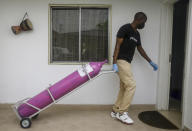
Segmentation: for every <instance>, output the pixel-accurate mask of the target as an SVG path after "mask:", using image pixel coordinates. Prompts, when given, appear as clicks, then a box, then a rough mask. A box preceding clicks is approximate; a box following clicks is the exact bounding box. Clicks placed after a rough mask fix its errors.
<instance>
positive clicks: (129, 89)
mask: <svg viewBox="0 0 192 131" xmlns="http://www.w3.org/2000/svg"><path fill="white" fill-rule="evenodd" d="M117 64H118V68H119V77H120V79H121V81H122V82H123V84H124V88H125V91H124V94H123V97H122V99H121V104H120V106H119V112H120V113H123V112H127V111H128V108H129V106H130V104H131V101H132V99H133V96H134V93H135V89H136V82H135V80H134V78H133V74H132V71H131V64H130V63H128V62H127V61H125V60H117Z"/></svg>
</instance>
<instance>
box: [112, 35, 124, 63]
mask: <svg viewBox="0 0 192 131" xmlns="http://www.w3.org/2000/svg"><path fill="white" fill-rule="evenodd" d="M122 43H123V38H119V37H117V40H116V45H115V50H114V53H113V64H116V63H117V57H118V54H119V49H120V46H121V44H122Z"/></svg>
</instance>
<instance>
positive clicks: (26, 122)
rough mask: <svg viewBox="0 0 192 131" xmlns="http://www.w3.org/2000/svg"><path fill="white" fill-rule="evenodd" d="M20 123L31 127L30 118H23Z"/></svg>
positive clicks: (24, 126)
mask: <svg viewBox="0 0 192 131" xmlns="http://www.w3.org/2000/svg"><path fill="white" fill-rule="evenodd" d="M20 125H21V127H22V128H29V127H31V120H30V119H29V118H22V120H21V121H20Z"/></svg>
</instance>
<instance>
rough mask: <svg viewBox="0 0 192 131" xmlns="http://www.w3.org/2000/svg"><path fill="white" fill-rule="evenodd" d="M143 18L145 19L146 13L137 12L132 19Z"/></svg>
mask: <svg viewBox="0 0 192 131" xmlns="http://www.w3.org/2000/svg"><path fill="white" fill-rule="evenodd" d="M143 18H145V19H146V20H147V15H146V14H145V13H143V12H137V13H136V14H135V16H134V20H140V19H143Z"/></svg>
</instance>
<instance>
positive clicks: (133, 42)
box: [111, 12, 158, 124]
mask: <svg viewBox="0 0 192 131" xmlns="http://www.w3.org/2000/svg"><path fill="white" fill-rule="evenodd" d="M146 21H147V16H146V15H145V13H143V12H138V13H136V14H135V17H134V20H133V22H132V23H131V24H125V25H123V26H122V27H121V28H120V29H119V31H118V33H117V40H116V46H115V50H114V54H113V70H115V71H116V72H117V73H118V76H119V78H120V90H119V94H118V98H117V100H116V102H115V104H114V106H113V109H112V112H111V116H112V117H113V118H117V119H118V120H120V121H121V122H123V123H126V124H133V120H132V119H131V118H130V117H129V116H128V108H129V106H130V103H131V101H132V98H133V96H134V93H135V88H136V83H135V80H134V78H133V74H132V72H131V61H132V59H133V55H134V52H135V48H136V47H137V50H138V51H139V53H140V54H141V56H143V57H144V58H145V59H146V60H147V61H148V62H149V63H150V65H151V66H152V67H153V68H154V70H157V69H158V66H157V65H156V64H155V63H153V62H152V61H151V59H150V58H149V57H148V56H147V54H146V53H145V51H144V49H143V48H142V45H141V40H140V34H139V32H138V31H137V29H143V28H144V26H145V22H146Z"/></svg>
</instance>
